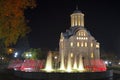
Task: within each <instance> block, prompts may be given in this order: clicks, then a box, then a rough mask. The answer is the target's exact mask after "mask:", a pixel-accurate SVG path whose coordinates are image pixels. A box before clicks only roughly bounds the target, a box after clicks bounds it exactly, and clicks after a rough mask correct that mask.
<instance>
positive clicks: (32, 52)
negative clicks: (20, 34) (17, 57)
mask: <svg viewBox="0 0 120 80" xmlns="http://www.w3.org/2000/svg"><path fill="white" fill-rule="evenodd" d="M22 57H23V58H24V59H39V60H42V59H45V58H46V54H45V53H44V51H42V50H41V49H40V48H37V49H34V48H31V49H29V50H28V51H26V52H24V53H23V54H22Z"/></svg>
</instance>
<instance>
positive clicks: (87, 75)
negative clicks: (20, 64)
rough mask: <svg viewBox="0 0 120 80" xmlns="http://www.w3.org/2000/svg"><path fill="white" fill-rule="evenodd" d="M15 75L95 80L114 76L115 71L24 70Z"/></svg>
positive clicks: (59, 79) (35, 77)
mask: <svg viewBox="0 0 120 80" xmlns="http://www.w3.org/2000/svg"><path fill="white" fill-rule="evenodd" d="M14 75H15V76H17V77H20V78H25V79H39V80H80V79H81V80H88V79H89V80H93V79H105V78H110V77H112V76H113V71H112V70H108V71H104V72H79V73H78V72H76V73H75V72H70V73H68V72H63V73H62V72H49V73H48V72H23V71H15V72H14Z"/></svg>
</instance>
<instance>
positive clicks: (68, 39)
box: [59, 9, 100, 63]
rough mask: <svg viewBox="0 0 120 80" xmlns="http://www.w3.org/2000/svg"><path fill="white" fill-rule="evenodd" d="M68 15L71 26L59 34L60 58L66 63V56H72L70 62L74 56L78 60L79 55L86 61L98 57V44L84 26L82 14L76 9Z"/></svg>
mask: <svg viewBox="0 0 120 80" xmlns="http://www.w3.org/2000/svg"><path fill="white" fill-rule="evenodd" d="M70 17H71V27H70V28H69V29H68V30H66V32H64V33H61V36H60V41H59V53H60V56H61V58H63V59H61V60H64V63H66V62H67V60H68V56H71V58H73V59H72V62H73V61H74V58H75V57H76V58H77V60H78V59H79V57H80V56H82V59H84V60H88V61H89V60H92V59H100V47H99V45H100V44H99V42H97V41H96V40H95V38H94V37H93V36H92V35H91V34H90V33H89V32H88V31H87V29H86V28H85V27H84V14H83V13H82V12H81V11H79V10H77V9H76V10H75V11H74V12H73V13H72V14H71V15H70ZM61 62H63V61H61Z"/></svg>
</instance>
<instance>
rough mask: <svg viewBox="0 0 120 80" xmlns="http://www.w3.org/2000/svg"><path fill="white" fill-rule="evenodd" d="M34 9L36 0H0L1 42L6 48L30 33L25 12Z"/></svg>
mask: <svg viewBox="0 0 120 80" xmlns="http://www.w3.org/2000/svg"><path fill="white" fill-rule="evenodd" d="M34 7H36V1H35V0H0V40H2V41H3V44H4V45H5V46H6V47H8V46H10V45H13V44H16V42H17V40H18V39H19V38H21V37H23V36H25V35H26V34H27V33H29V32H30V27H28V26H27V24H26V20H25V16H24V11H25V10H26V9H27V8H34Z"/></svg>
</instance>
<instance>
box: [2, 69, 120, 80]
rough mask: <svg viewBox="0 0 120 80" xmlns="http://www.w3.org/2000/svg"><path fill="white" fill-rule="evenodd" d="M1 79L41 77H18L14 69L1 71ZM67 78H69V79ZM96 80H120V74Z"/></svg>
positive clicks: (19, 79)
mask: <svg viewBox="0 0 120 80" xmlns="http://www.w3.org/2000/svg"><path fill="white" fill-rule="evenodd" d="M0 80H40V79H25V78H20V77H17V76H15V75H14V71H13V70H4V71H0ZM67 80H69V79H67ZM74 80H75V79H74ZM80 80H83V79H80ZM89 80H90V79H89ZM94 80H120V74H114V76H113V78H105V79H94Z"/></svg>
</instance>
